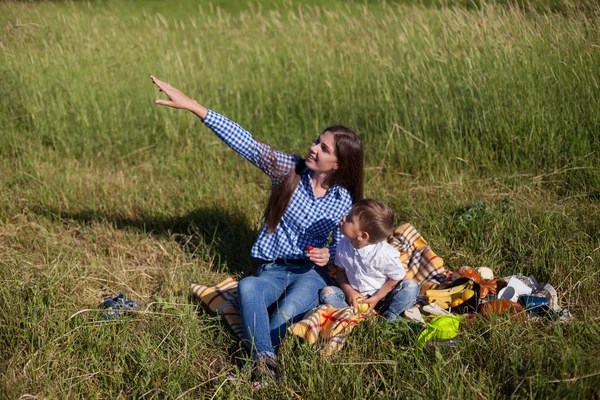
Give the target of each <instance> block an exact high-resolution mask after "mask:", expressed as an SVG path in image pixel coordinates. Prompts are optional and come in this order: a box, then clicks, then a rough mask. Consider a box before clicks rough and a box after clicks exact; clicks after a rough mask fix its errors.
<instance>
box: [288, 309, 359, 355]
mask: <svg viewBox="0 0 600 400" xmlns="http://www.w3.org/2000/svg"><path fill="white" fill-rule="evenodd" d="M367 315H368V314H364V313H356V312H354V310H353V309H352V307H345V308H335V307H333V306H330V305H329V304H322V305H320V306H319V307H317V308H314V309H312V310H311V311H309V312H308V313H306V315H305V316H304V318H303V319H302V320H301V321H299V322H297V323H295V324H293V325H291V326H290V327H289V328H288V332H289V333H292V334H294V335H296V336H299V337H301V338H303V339H304V340H306V341H307V342H308V344H311V345H312V344H315V343H324V345H323V347H321V348H320V350H319V353H320V355H321V356H323V357H331V356H332V355H334V354H335V353H336V352H338V351H339V350H340V349H341V348H342V346H343V345H344V343H345V341H346V337H347V336H348V334H349V333H350V331H351V330H352V329H353V328H354V327H355V326H356V324H358V323H359V322H361V321H364V320H365V319H367Z"/></svg>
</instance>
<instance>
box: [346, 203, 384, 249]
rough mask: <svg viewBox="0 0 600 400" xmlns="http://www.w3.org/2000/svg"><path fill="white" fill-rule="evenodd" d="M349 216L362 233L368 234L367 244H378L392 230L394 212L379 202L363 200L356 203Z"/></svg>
mask: <svg viewBox="0 0 600 400" xmlns="http://www.w3.org/2000/svg"><path fill="white" fill-rule="evenodd" d="M350 215H351V216H352V218H353V219H354V220H356V221H358V224H359V226H360V229H361V230H362V231H365V232H367V233H368V234H369V243H379V242H381V241H383V240H385V239H387V238H388V236H390V235H391V234H392V231H393V230H394V211H392V209H391V208H390V207H388V206H386V205H385V204H383V203H382V202H380V201H377V200H373V199H364V200H360V201H358V202H356V204H354V207H352V211H350Z"/></svg>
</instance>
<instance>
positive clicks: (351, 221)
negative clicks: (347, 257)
mask: <svg viewBox="0 0 600 400" xmlns="http://www.w3.org/2000/svg"><path fill="white" fill-rule="evenodd" d="M340 232H341V233H342V235H344V236H346V237H347V238H349V239H350V240H356V239H357V238H358V237H359V236H360V235H361V233H362V231H361V229H360V224H359V221H358V219H357V218H354V217H353V216H352V213H350V214H348V215H346V216H345V217H343V218H342V220H341V221H340Z"/></svg>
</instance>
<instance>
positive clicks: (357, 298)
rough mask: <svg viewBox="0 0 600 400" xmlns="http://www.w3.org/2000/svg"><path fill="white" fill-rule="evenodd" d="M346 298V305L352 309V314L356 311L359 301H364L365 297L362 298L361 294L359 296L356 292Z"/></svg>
mask: <svg viewBox="0 0 600 400" xmlns="http://www.w3.org/2000/svg"><path fill="white" fill-rule="evenodd" d="M346 297H347V298H348V303H350V305H351V306H352V308H353V309H354V312H356V311H358V305H359V304H358V303H359V301H364V300H366V298H365V296H363V295H362V294H360V293H359V292H357V291H354V292H353V293H350V294H349V295H346Z"/></svg>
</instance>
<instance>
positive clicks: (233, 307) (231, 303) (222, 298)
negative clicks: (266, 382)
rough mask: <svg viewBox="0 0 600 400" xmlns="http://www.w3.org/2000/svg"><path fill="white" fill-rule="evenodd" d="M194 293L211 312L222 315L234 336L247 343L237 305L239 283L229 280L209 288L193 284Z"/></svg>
mask: <svg viewBox="0 0 600 400" xmlns="http://www.w3.org/2000/svg"><path fill="white" fill-rule="evenodd" d="M192 293H194V295H195V296H196V297H198V298H199V299H200V301H201V302H202V303H203V304H204V305H205V306H206V307H207V308H208V309H209V310H211V311H214V312H216V313H217V314H219V315H222V316H223V317H224V318H225V321H227V324H228V325H229V327H230V328H231V330H232V331H233V334H234V335H235V337H236V338H238V339H239V340H240V341H242V342H245V340H244V339H245V336H244V330H243V329H242V319H241V317H240V309H239V307H238V303H237V294H238V281H236V280H235V279H233V278H227V279H225V280H224V281H223V282H221V283H219V284H218V285H216V286H212V287H207V286H202V285H196V284H192Z"/></svg>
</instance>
